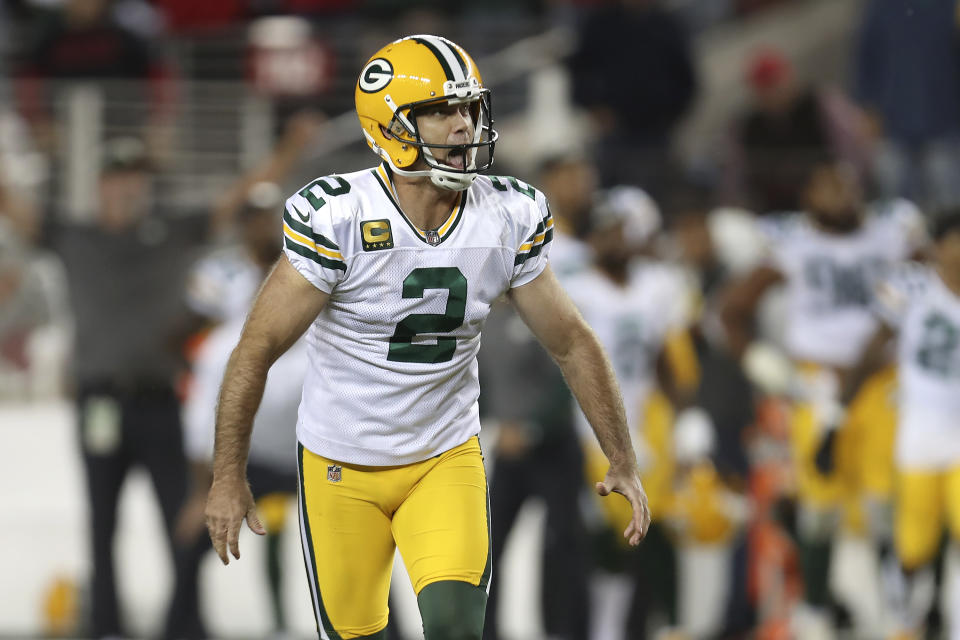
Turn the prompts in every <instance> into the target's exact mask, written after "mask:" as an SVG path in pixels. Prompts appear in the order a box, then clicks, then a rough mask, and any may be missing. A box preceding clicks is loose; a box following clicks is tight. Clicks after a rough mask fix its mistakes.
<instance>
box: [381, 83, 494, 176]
mask: <svg viewBox="0 0 960 640" xmlns="http://www.w3.org/2000/svg"><path fill="white" fill-rule="evenodd" d="M448 84H449V85H450V90H449V91H448V94H447V95H446V96H443V97H441V98H430V99H427V100H420V101H417V102H410V103H407V104H403V105H395V104H393V102H392V100H391V98H390V96H389V95H387V96H385V97H384V99H385V100H386V101H387V104H388V105H389V106H390V108H391V110H392V111H393V113H394V117H393V120H391V122H390V126H389V127H388V128H387V131H388V132H389V133H390V135H392V136H393V137H395V138H396V139H397V140H399V141H400V142H402V143H403V144H404V145H410V146H413V147H416V148H417V149H419V154H418V156H417V157H418V158H423V160H424V162H425V163H426V165H427V167H428V169H425V170H419V171H410V170H406V169H402V168H400V167H397V166H395V165H394V163H393V162H392V161H390V158H389V154H386V153H384V154H382V155H383V156H384V157H385V158H386V159H387V162H388V163H389V164H390V166H391V168H392V169H393V170H394V171H395V172H396V173H398V174H399V175H403V176H430V180H431V182H433V184H435V185H437V186H438V187H442V188H444V189H450V190H452V191H462V190H464V189H466V188H468V187H469V186H470V185H471V184H472V183H473V181H474V179H475V178H476V177H477V174H478V173H480V172H482V171H486V170H487V169H489V168H490V166H491V165H493V153H494V147H495V145H496V142H497V136H498V134H497V132H496V130H495V129H494V128H493V115H492V110H491V103H490V90H489V89H481V88H480V87H479V83H478V82H477V81H476V79H472V80H471V84H470V86H468V87H465V88H456V87H454V86H453V84H454V83H452V82H449V83H448ZM438 103H445V104H449V105H458V104H463V103H470V106H471V108H470V112H471V116H472V120H473V123H474V134H473V141H472V142H467V143H462V144H427V143H426V142H424V140H423V138H422V137H421V135H420V129H419V126H418V122H417V117H416V114H417V111H418V110H423V109H425V108H427V107H430V106H432V105H436V104H438ZM440 149H450V150H452V151H451V153H461V154H462V155H463V160H464V162H463V168H459V167H454V166H452V165H448V164H443V163H441V162H440V161H439V160H438V159H437V158H436V157H435V156H434V151H436V150H440Z"/></svg>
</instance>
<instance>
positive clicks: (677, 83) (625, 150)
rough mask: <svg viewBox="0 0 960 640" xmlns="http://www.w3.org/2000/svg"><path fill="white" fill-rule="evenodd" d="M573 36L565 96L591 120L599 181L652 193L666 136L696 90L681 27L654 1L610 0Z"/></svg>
mask: <svg viewBox="0 0 960 640" xmlns="http://www.w3.org/2000/svg"><path fill="white" fill-rule="evenodd" d="M577 35H578V39H579V40H578V45H577V49H576V51H575V52H574V53H573V54H572V56H571V58H570V59H569V61H568V65H569V68H570V72H571V75H572V84H573V100H574V102H576V103H577V104H578V105H580V106H581V107H584V108H585V109H588V110H589V112H590V115H591V117H592V119H593V123H594V126H595V129H596V134H597V138H596V146H595V155H596V160H597V162H598V164H599V167H600V173H601V178H602V180H603V183H604V184H605V185H614V184H632V185H637V186H642V187H643V188H644V189H646V190H647V191H648V192H650V193H651V195H653V196H654V197H657V196H658V193H657V191H656V190H657V189H659V188H660V185H661V184H662V182H663V180H664V178H665V175H666V172H667V168H668V165H669V162H670V154H669V152H670V145H671V134H672V133H673V130H674V128H675V127H676V125H677V123H678V122H679V121H680V119H681V118H682V117H683V115H684V114H685V113H686V111H687V109H688V108H689V107H690V104H691V103H692V101H693V98H694V95H695V94H696V90H697V79H696V73H695V70H694V66H693V60H692V56H691V51H690V44H689V42H688V38H687V35H686V34H685V33H684V30H683V26H682V25H681V23H680V22H679V20H678V19H677V18H675V17H674V16H673V14H671V13H669V12H667V11H666V10H665V9H664V8H663V7H662V6H661V3H660V2H659V0H618V1H617V2H614V3H612V4H610V5H607V6H602V7H600V8H598V9H596V10H595V11H594V12H592V13H590V14H588V15H587V17H586V19H584V20H583V21H581V22H580V24H579V25H578V34H577Z"/></svg>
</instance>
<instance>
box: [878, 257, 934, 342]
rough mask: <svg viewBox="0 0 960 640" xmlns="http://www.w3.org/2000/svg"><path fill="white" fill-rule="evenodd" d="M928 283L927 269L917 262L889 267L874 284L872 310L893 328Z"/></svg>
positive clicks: (900, 321)
mask: <svg viewBox="0 0 960 640" xmlns="http://www.w3.org/2000/svg"><path fill="white" fill-rule="evenodd" d="M928 283H929V271H928V270H927V268H926V267H924V266H923V265H921V264H920V263H917V262H905V263H902V264H899V265H897V266H895V267H894V268H892V269H890V271H889V272H888V273H887V274H886V276H885V277H883V278H881V279H880V280H879V281H878V282H877V285H876V288H875V291H874V297H873V312H874V314H875V315H876V316H878V317H879V318H880V319H881V320H882V321H883V322H885V323H886V324H887V325H889V326H890V327H893V328H895V329H897V328H899V327H900V326H901V324H903V319H904V317H905V316H906V313H907V311H908V310H909V308H910V306H911V301H912V300H914V299H916V297H917V296H919V295H920V294H921V293H922V292H923V290H924V289H925V288H926V286H927V284H928Z"/></svg>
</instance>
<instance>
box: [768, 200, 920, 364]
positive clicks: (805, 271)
mask: <svg viewBox="0 0 960 640" xmlns="http://www.w3.org/2000/svg"><path fill="white" fill-rule="evenodd" d="M760 226H761V228H762V230H763V231H764V232H765V233H766V235H767V237H768V238H769V241H770V248H769V263H770V265H771V266H772V267H773V268H775V269H777V270H778V271H780V272H781V273H782V274H783V276H784V278H785V280H786V285H785V286H786V294H785V295H786V324H787V326H786V334H785V336H784V340H785V345H784V346H785V348H786V350H787V352H788V354H789V355H790V356H791V357H792V358H793V359H794V360H796V361H805V362H815V363H817V364H821V365H826V366H837V367H847V366H851V365H853V363H854V362H856V360H857V358H858V357H859V356H860V353H861V351H862V350H863V348H864V346H866V342H867V340H869V339H870V336H871V335H873V332H874V331H875V330H876V327H877V324H876V322H877V321H876V318H875V317H874V316H873V314H872V313H871V310H870V305H871V302H872V296H873V290H874V288H875V287H876V284H877V282H878V281H879V278H881V277H883V276H884V274H885V272H886V271H887V269H889V268H890V267H891V266H892V265H895V264H897V263H898V262H901V261H903V260H905V259H907V258H909V257H910V255H911V254H912V253H913V252H914V251H915V250H916V249H917V248H918V247H919V246H920V245H921V243H922V241H923V220H922V218H921V217H920V213H919V211H918V210H917V209H916V207H914V206H913V205H912V204H910V203H909V202H907V201H906V200H895V201H893V202H891V203H888V204H887V205H885V206H883V207H880V208H877V209H873V210H871V211H870V212H869V213H868V216H867V218H866V220H865V221H864V223H863V225H862V227H861V228H860V229H858V230H857V231H854V232H852V233H849V234H845V235H837V234H830V233H825V232H823V231H821V230H819V229H817V228H816V227H815V226H814V225H813V224H812V223H811V222H810V220H809V219H808V218H807V217H806V216H804V215H801V214H791V215H787V216H782V217H778V218H773V219H765V220H762V221H761V222H760Z"/></svg>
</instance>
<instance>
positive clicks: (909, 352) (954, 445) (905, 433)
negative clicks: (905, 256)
mask: <svg viewBox="0 0 960 640" xmlns="http://www.w3.org/2000/svg"><path fill="white" fill-rule="evenodd" d="M878 308H879V311H880V315H881V317H882V318H883V319H884V321H886V322H887V323H888V324H890V326H891V327H893V328H896V329H897V330H898V336H899V339H898V345H897V364H898V367H899V381H900V393H899V395H900V418H899V429H898V432H897V450H896V460H897V465H898V466H899V467H905V468H911V469H912V468H921V469H926V470H930V471H936V470H945V469H949V468H951V467H954V466H960V298H958V297H957V295H956V294H954V293H953V292H952V291H950V290H949V289H947V287H946V285H945V284H944V283H943V281H942V280H941V279H940V277H939V276H938V275H937V273H936V271H934V270H933V269H931V268H929V267H926V266H924V265H921V264H918V263H906V264H904V265H902V266H901V267H900V268H898V269H897V270H895V271H894V272H893V273H892V274H891V275H890V277H889V278H887V279H885V280H884V282H883V283H882V284H881V286H880V287H879V295H878Z"/></svg>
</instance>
